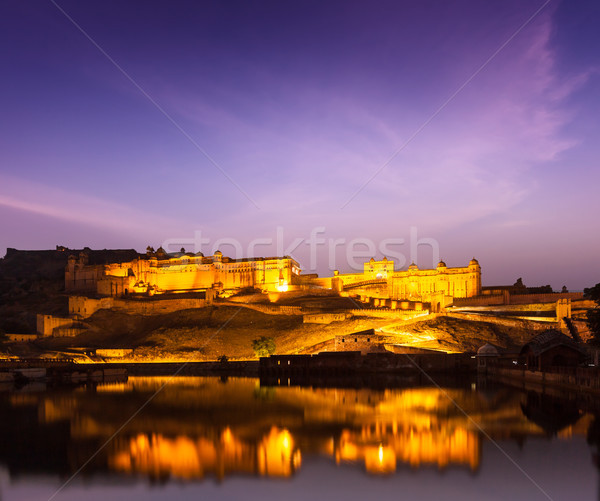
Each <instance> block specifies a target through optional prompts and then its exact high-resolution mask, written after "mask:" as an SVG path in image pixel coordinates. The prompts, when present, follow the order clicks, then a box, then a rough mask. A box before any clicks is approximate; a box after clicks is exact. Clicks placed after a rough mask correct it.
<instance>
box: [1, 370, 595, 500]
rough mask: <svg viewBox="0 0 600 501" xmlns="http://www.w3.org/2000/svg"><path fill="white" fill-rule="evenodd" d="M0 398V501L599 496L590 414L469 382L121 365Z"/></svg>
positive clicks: (543, 397)
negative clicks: (81, 380)
mask: <svg viewBox="0 0 600 501" xmlns="http://www.w3.org/2000/svg"><path fill="white" fill-rule="evenodd" d="M391 386H394V385H391ZM395 386H398V385H395ZM0 406H1V413H0V416H1V419H2V427H1V430H0V486H1V499H3V500H12V499H28V500H44V501H48V500H51V499H54V500H75V499H77V500H79V499H82V498H85V499H86V500H88V499H89V500H95V499H97V500H103V501H104V500H106V499H109V498H110V499H127V500H130V501H135V500H142V499H143V500H152V499H190V500H191V499H205V500H206V499H208V500H213V499H215V500H237V499H239V500H267V499H277V500H283V499H285V500H286V501H294V500H303V501H304V500H310V501H312V500H317V499H327V500H334V499H345V500H348V501H351V500H365V499H411V500H413V499H432V500H433V499H435V500H439V499H460V500H470V499H498V500H506V499H527V500H537V499H553V500H559V499H575V498H577V499H599V496H598V492H599V489H598V479H599V469H598V444H599V443H600V424H599V423H600V421H599V420H598V419H596V418H595V416H594V415H593V414H591V413H589V412H587V411H586V410H585V409H582V408H579V407H578V406H577V405H576V404H575V403H574V402H572V401H569V400H564V399H559V398H556V397H551V396H548V395H540V394H538V393H534V392H520V391H517V390H513V389H510V388H507V387H500V386H497V387H495V386H489V385H487V386H483V385H481V384H480V385H477V384H476V383H475V382H473V383H469V384H467V385H458V384H454V385H449V384H444V385H441V386H440V387H436V386H415V387H387V388H381V387H378V388H377V389H366V388H359V389H356V388H325V387H321V388H316V387H286V386H281V387H265V386H261V385H260V382H259V381H258V380H257V379H250V378H227V379H223V378H208V377H179V378H174V379H169V378H167V377H130V378H129V379H128V381H127V382H125V383H113V384H105V385H99V386H94V387H74V388H64V387H63V388H55V389H47V388H45V387H43V386H36V385H31V386H28V387H24V388H22V389H20V390H15V389H5V390H4V391H2V392H0Z"/></svg>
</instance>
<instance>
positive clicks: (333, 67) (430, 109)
mask: <svg viewBox="0 0 600 501" xmlns="http://www.w3.org/2000/svg"><path fill="white" fill-rule="evenodd" d="M599 26H600V4H599V3H598V2H597V1H580V0H568V1H566V0H564V1H562V2H559V1H550V2H546V1H545V0H516V1H512V0H508V1H507V0H502V1H500V0H498V1H489V2H481V1H475V0H472V1H445V0H444V1H442V0H439V1H423V0H413V1H374V2H349V1H330V2H320V1H315V2H313V1H306V2H281V1H272V2H267V1H257V2H246V1H240V2H237V1H229V2H218V1H212V2H207V1H199V2H198V1H189V2H185V1H176V2H164V1H160V2H158V1H152V2H148V1H144V2H142V1H138V2H122V1H107V0H103V1H89V2H80V1H75V0H56V1H52V0H46V1H41V0H40V1H37V0H32V1H28V2H22V1H20V0H6V1H4V2H2V4H1V5H0V68H1V75H2V77H1V78H0V106H1V107H0V110H1V112H0V113H1V115H0V116H1V120H0V222H1V226H0V254H1V253H3V252H4V249H5V248H6V247H16V248H23V249H24V248H27V249H45V248H54V246H55V245H57V244H61V245H66V246H68V247H72V248H81V247H83V246H89V247H92V248H132V247H133V248H136V249H138V250H144V249H145V248H146V246H147V245H148V244H151V245H153V246H154V247H158V246H159V245H161V244H162V245H164V246H168V247H170V248H169V249H167V250H178V249H179V247H181V246H184V247H186V249H187V250H196V251H199V250H201V251H203V252H204V253H205V254H208V253H211V252H212V250H213V248H214V246H218V247H220V248H221V250H222V251H223V252H224V254H226V255H231V256H233V257H242V256H247V255H249V254H250V255H252V254H254V255H258V256H261V255H274V254H281V253H283V252H286V253H291V254H292V255H293V256H294V257H295V258H296V259H297V260H298V261H299V262H300V263H301V265H302V267H303V269H304V270H305V271H306V272H309V271H316V272H318V273H320V274H327V273H329V270H330V269H340V271H342V272H348V271H351V269H352V267H353V266H354V267H355V266H356V265H357V264H360V263H361V262H362V261H363V258H367V257H370V255H372V254H374V255H375V257H381V256H382V255H383V254H386V255H388V257H390V256H391V257H392V258H394V259H395V261H396V262H397V268H401V267H402V266H407V265H408V264H409V263H410V261H411V260H412V259H414V260H415V261H417V264H419V266H421V267H431V266H432V260H433V259H435V258H436V256H438V255H439V256H440V257H441V258H443V259H444V260H445V261H446V263H447V264H448V266H463V265H466V264H467V263H468V261H469V259H470V258H471V257H473V256H476V257H477V258H478V259H479V261H480V263H481V265H482V269H483V282H484V285H493V284H511V283H513V282H514V281H515V280H516V279H517V278H518V277H523V280H524V282H525V283H526V284H527V285H542V284H547V283H549V284H551V285H552V286H553V287H554V288H560V287H561V286H562V285H563V284H565V285H567V287H569V288H570V289H572V290H581V289H582V288H583V287H588V286H591V285H593V284H595V283H597V282H600V259H599V256H598V254H599V251H600V231H599V230H600V225H599V223H598V219H597V218H598V214H599V213H600V196H598V194H599V193H600V170H599V168H598V158H599V153H600V141H599V140H598V138H599V137H600V122H599V120H598V117H599V116H600V29H599V28H598V27H599ZM223 239H224V240H223ZM253 239H258V240H254V242H252V240H253ZM390 239H391V240H390ZM219 240H221V241H220V242H219ZM311 242H312V243H311ZM417 244H419V245H417ZM349 252H352V253H353V254H352V255H349V254H348V253H349ZM433 264H435V263H433Z"/></svg>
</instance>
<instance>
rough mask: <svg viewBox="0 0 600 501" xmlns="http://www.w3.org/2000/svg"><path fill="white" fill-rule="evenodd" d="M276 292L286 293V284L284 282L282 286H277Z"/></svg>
mask: <svg viewBox="0 0 600 501" xmlns="http://www.w3.org/2000/svg"><path fill="white" fill-rule="evenodd" d="M277 290H278V291H279V292H287V290H288V283H287V282H286V281H285V280H284V281H283V283H282V284H280V285H278V286H277Z"/></svg>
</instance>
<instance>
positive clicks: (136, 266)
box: [65, 248, 300, 296]
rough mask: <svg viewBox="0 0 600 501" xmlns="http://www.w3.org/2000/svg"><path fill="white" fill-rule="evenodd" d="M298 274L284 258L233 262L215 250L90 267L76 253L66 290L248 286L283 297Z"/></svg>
mask: <svg viewBox="0 0 600 501" xmlns="http://www.w3.org/2000/svg"><path fill="white" fill-rule="evenodd" d="M299 274H300V266H299V265H298V263H297V262H296V261H295V260H294V259H292V258H291V257H289V256H284V257H271V258H251V259H232V258H229V257H225V256H223V254H222V253H221V252H220V251H216V252H215V253H214V255H212V256H204V255H203V254H202V253H201V252H198V253H196V254H194V253H191V252H179V253H176V254H166V253H165V252H164V250H163V249H162V248H160V249H158V251H157V252H151V251H150V250H149V251H148V253H147V254H146V255H145V256H141V255H140V256H139V257H138V258H136V259H134V260H132V261H125V262H116V263H108V264H89V263H88V256H87V254H86V253H85V252H81V253H80V254H79V259H78V258H76V257H75V256H69V262H68V265H67V268H66V270H65V289H66V290H67V291H73V292H75V291H77V292H95V293H98V294H100V295H103V296H122V295H127V294H130V293H146V294H149V295H153V294H161V293H166V292H193V291H204V290H207V289H225V290H235V289H243V288H247V287H252V288H256V289H261V290H263V291H267V292H270V291H279V292H284V291H286V290H288V287H289V285H290V284H291V283H292V282H293V281H294V278H295V277H296V276H298V275H299Z"/></svg>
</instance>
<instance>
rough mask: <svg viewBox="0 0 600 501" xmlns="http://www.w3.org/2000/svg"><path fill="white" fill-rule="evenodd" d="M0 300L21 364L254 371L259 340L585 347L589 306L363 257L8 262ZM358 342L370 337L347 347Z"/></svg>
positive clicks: (455, 271) (463, 273)
mask: <svg viewBox="0 0 600 501" xmlns="http://www.w3.org/2000/svg"><path fill="white" fill-rule="evenodd" d="M0 295H2V297H3V298H4V299H5V301H4V303H5V304H4V305H3V306H1V307H0V309H1V310H2V311H1V312H0V313H2V318H1V321H0V323H2V322H3V323H2V325H0V328H2V329H3V330H4V331H5V333H6V334H8V337H9V339H12V340H13V341H34V342H35V343H33V344H32V343H30V344H28V345H27V346H28V348H27V349H25V348H23V349H24V350H25V351H28V350H29V351H31V350H33V352H35V351H36V350H37V351H38V352H39V351H40V350H42V351H47V350H48V349H49V348H51V349H52V350H57V349H58V348H59V347H60V350H64V349H66V348H67V347H68V346H79V347H84V348H85V347H86V346H87V347H88V348H89V349H88V352H89V351H90V350H91V351H95V350H96V349H100V348H102V349H105V350H106V349H109V348H110V349H114V350H117V351H115V353H117V354H121V355H123V354H124V353H130V352H132V350H133V353H134V355H135V354H136V353H137V354H138V355H139V356H140V357H150V358H152V357H167V358H169V357H170V358H184V359H189V357H191V358H192V359H206V358H211V357H216V356H219V354H227V355H229V356H234V357H242V358H243V357H250V358H251V357H252V356H253V354H252V351H251V349H250V341H251V340H252V339H253V338H254V337H256V336H257V334H261V335H265V336H269V337H275V338H277V346H278V353H311V352H318V351H340V350H353V349H354V350H357V349H358V350H359V351H363V352H369V351H372V350H375V351H377V350H384V351H385V350H387V351H389V350H391V351H397V350H398V349H408V348H409V347H410V348H414V349H417V348H419V349H429V350H431V349H433V350H437V351H446V352H448V351H449V352H456V351H469V350H474V349H477V348H478V347H479V346H481V345H482V344H484V343H485V342H492V343H495V344H496V345H497V346H514V345H517V344H519V343H522V342H524V341H527V340H528V337H531V336H533V335H535V334H536V333H537V332H539V331H541V330H544V329H547V328H549V327H554V328H558V329H562V331H563V332H565V333H566V334H568V335H570V336H572V337H573V338H576V339H577V340H582V339H584V338H585V336H586V326H585V322H583V321H582V315H583V313H582V312H584V310H585V308H587V307H588V306H589V305H587V304H586V302H585V301H583V298H582V294H581V293H568V292H564V291H563V292H561V293H554V292H552V290H551V288H549V287H547V286H546V287H536V288H527V287H525V286H524V285H523V284H522V281H521V280H518V281H517V283H515V284H514V285H513V286H488V287H484V286H482V269H481V266H480V264H479V262H478V261H477V260H476V259H475V258H473V259H471V260H470V261H468V263H467V264H466V266H462V267H449V266H447V265H446V263H445V262H443V261H440V262H439V263H438V264H437V266H436V267H435V268H432V269H420V268H419V267H418V266H417V265H416V264H415V263H412V264H411V265H410V266H409V267H408V269H406V270H396V269H395V263H394V262H393V261H392V260H388V259H386V258H385V257H384V258H383V259H381V260H378V261H376V260H375V259H374V258H372V259H370V260H369V261H367V262H365V263H364V265H363V270H362V272H358V273H347V274H343V273H339V272H338V271H334V272H333V273H332V274H331V276H326V277H319V276H317V275H315V274H303V273H302V270H301V267H300V264H299V263H298V262H297V261H295V260H294V259H293V258H292V257H290V256H282V257H259V258H244V259H233V258H230V257H227V256H224V255H223V254H222V253H221V252H219V251H216V252H215V253H214V254H213V255H212V256H204V255H203V254H202V253H191V252H185V250H184V249H182V250H181V252H178V253H174V254H167V253H166V252H165V251H164V250H163V249H162V248H159V249H158V250H157V251H154V250H153V249H152V248H151V247H149V248H148V249H147V252H146V253H138V252H136V251H135V250H132V249H120V250H99V251H96V250H91V249H89V248H85V249H82V250H70V249H67V248H65V247H62V246H57V248H56V250H52V251H19V250H16V249H9V250H8V251H7V254H6V256H5V258H4V259H2V260H0ZM233 308H236V309H233ZM240 308H241V309H243V310H244V312H243V313H239V314H238V313H237V312H238V311H240V310H239V309H240ZM234 312H235V315H236V318H235V320H230V317H231V315H232V314H233V313H234ZM219 322H222V323H227V329H226V333H225V332H224V333H221V332H220V325H221V324H220V323H219ZM365 329H366V330H367V332H368V331H369V329H375V330H376V331H377V335H374V334H367V335H365V336H358V335H357V336H353V337H349V336H348V334H351V333H353V332H357V331H362V330H365ZM34 332H35V334H34ZM217 334H218V335H217ZM363 337H364V339H363ZM213 338H214V339H213ZM346 338H349V339H351V340H353V341H352V343H348V342H344V341H346ZM359 338H360V339H359ZM207 339H209V340H210V342H209V343H208V345H207V346H204V345H205V344H206V342H208V341H206V340H207ZM342 340H344V341H342ZM151 346H157V347H161V348H160V350H158V351H157V349H153V348H148V347H151ZM199 346H202V348H199ZM60 350H59V351H60ZM123 350H125V351H123ZM182 350H183V351H182Z"/></svg>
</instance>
